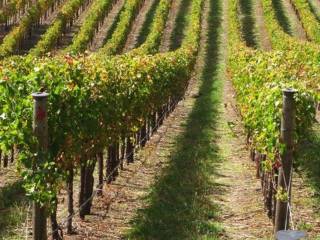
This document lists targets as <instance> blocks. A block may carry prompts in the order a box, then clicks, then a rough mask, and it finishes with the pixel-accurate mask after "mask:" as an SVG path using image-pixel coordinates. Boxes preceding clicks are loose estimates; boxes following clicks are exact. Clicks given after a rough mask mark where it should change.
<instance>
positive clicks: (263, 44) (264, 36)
mask: <svg viewBox="0 0 320 240" xmlns="http://www.w3.org/2000/svg"><path fill="white" fill-rule="evenodd" d="M253 8H254V14H255V20H256V29H257V31H258V34H257V35H258V40H259V44H260V48H261V49H262V50H264V51H271V50H272V44H271V41H270V37H269V33H268V30H267V28H266V25H265V21H264V17H263V6H262V2H261V0H255V1H254V3H253Z"/></svg>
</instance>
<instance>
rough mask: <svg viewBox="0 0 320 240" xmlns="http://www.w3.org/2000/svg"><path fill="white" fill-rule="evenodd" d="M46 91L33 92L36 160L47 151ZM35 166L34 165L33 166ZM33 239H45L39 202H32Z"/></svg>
mask: <svg viewBox="0 0 320 240" xmlns="http://www.w3.org/2000/svg"><path fill="white" fill-rule="evenodd" d="M48 95H49V94H47V93H34V94H32V97H33V99H34V111H33V133H34V135H35V136H36V138H37V141H38V159H37V161H38V162H43V161H45V159H46V157H47V153H48V117H47V98H48ZM34 167H36V165H35V166H34ZM32 223H33V239H34V240H46V239H47V213H46V209H45V208H44V207H43V206H41V205H40V204H39V203H37V202H34V203H33V218H32Z"/></svg>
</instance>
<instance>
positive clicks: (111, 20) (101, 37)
mask: <svg viewBox="0 0 320 240" xmlns="http://www.w3.org/2000/svg"><path fill="white" fill-rule="evenodd" d="M124 2H125V1H124V0H117V2H116V3H115V4H114V5H113V7H112V9H111V11H110V12H109V14H108V15H107V17H106V18H105V20H104V22H103V25H102V26H101V28H100V29H99V32H98V33H97V34H96V35H95V37H94V39H93V41H92V44H91V45H90V47H89V49H90V51H97V50H98V49H99V48H101V47H102V46H103V44H104V43H105V41H106V39H108V38H109V36H110V35H111V33H110V30H111V28H112V26H113V24H115V21H117V19H118V16H119V14H120V11H121V9H122V8H123V5H124Z"/></svg>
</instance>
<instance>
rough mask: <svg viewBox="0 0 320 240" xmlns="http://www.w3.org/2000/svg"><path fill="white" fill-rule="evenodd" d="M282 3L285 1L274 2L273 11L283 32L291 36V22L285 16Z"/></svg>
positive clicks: (277, 0) (275, 0) (276, 0)
mask: <svg viewBox="0 0 320 240" xmlns="http://www.w3.org/2000/svg"><path fill="white" fill-rule="evenodd" d="M282 1H283V0H272V5H273V9H274V11H275V14H276V17H277V20H278V23H279V25H280V26H281V27H282V29H283V31H285V32H286V33H287V34H290V35H291V34H292V31H291V28H290V21H289V18H288V16H286V14H285V10H284V6H283V3H282Z"/></svg>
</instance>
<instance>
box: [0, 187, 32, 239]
mask: <svg viewBox="0 0 320 240" xmlns="http://www.w3.org/2000/svg"><path fill="white" fill-rule="evenodd" d="M26 205H27V200H26V197H25V192H24V190H23V188H22V183H21V182H19V181H18V182H15V183H13V184H11V185H8V186H6V187H4V188H1V189H0V239H9V238H10V237H13V235H14V232H13V230H14V229H15V228H16V227H18V226H19V225H20V224H22V222H23V221H24V220H25V217H26ZM10 239H11V238H10Z"/></svg>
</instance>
